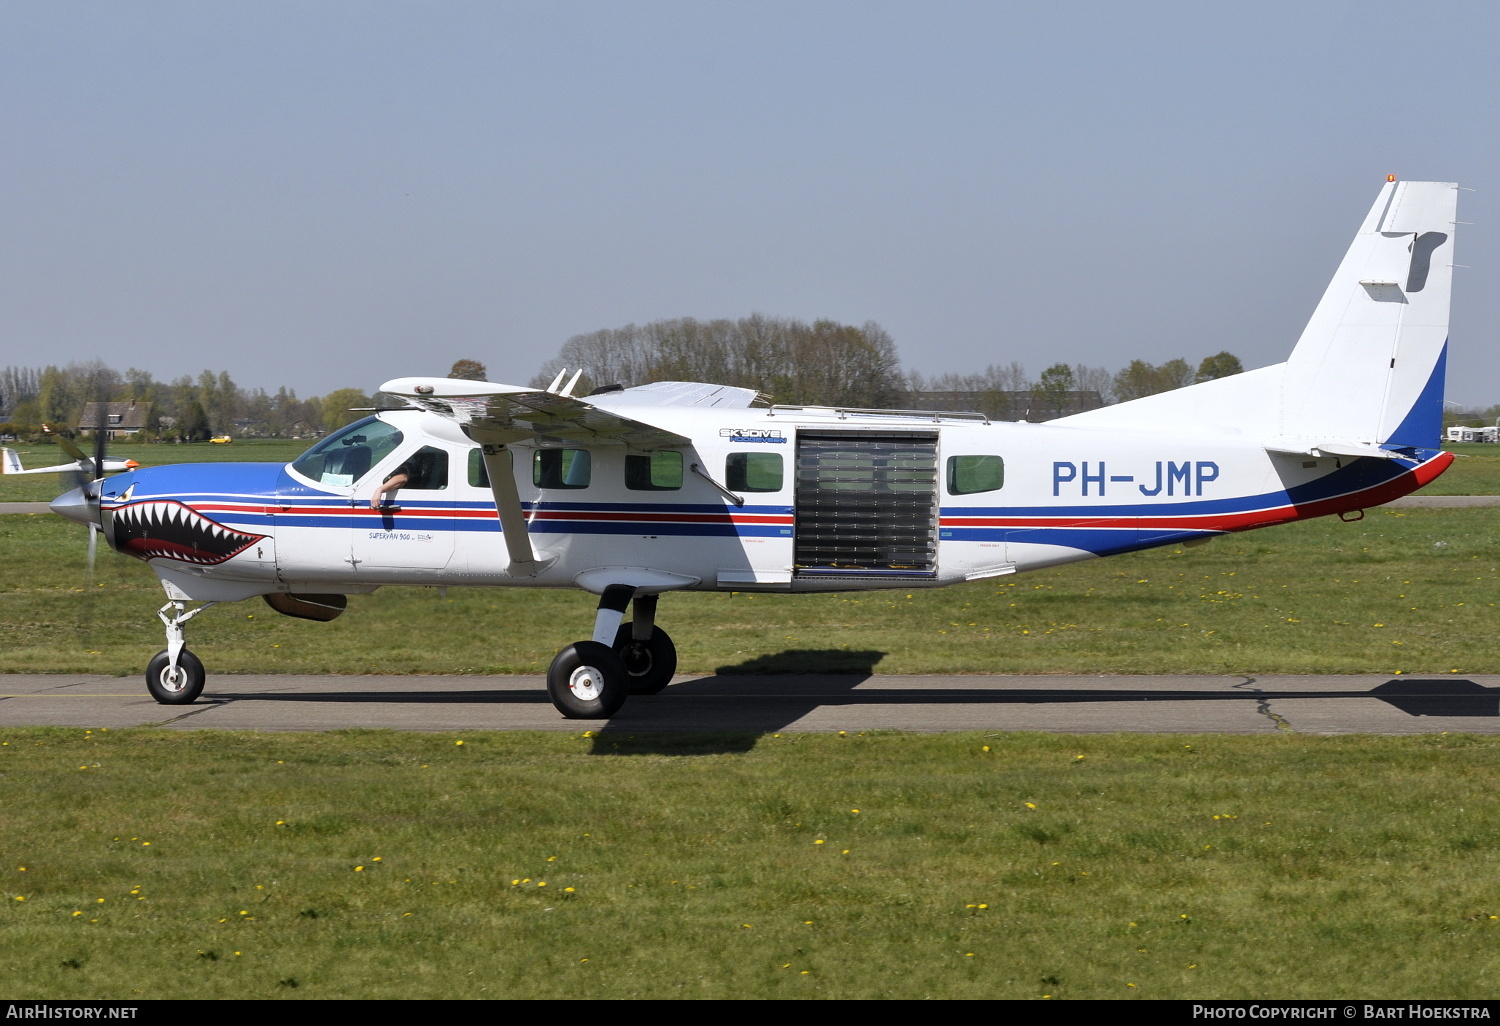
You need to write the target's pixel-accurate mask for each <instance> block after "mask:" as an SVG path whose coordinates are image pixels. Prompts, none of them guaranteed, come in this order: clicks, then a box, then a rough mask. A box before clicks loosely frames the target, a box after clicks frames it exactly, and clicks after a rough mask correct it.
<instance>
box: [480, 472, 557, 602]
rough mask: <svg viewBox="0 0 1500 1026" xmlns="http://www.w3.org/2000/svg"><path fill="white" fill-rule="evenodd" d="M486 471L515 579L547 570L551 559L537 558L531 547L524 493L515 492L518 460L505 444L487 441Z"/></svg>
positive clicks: (512, 574)
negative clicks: (522, 497)
mask: <svg viewBox="0 0 1500 1026" xmlns="http://www.w3.org/2000/svg"><path fill="white" fill-rule="evenodd" d="M480 452H481V453H483V455H484V472H485V473H486V474H488V475H489V478H490V494H492V495H493V496H494V497H495V512H496V513H497V514H499V516H500V531H501V533H502V534H503V536H504V537H505V550H506V552H508V553H509V554H510V567H509V570H510V573H511V576H513V577H532V576H535V575H536V574H537V573H540V572H541V571H542V570H544V569H546V568H547V567H548V566H549V565H550V564H551V563H552V560H551V559H537V556H536V550H534V549H533V548H532V547H531V533H530V532H529V531H528V530H527V529H526V512H525V510H523V509H522V508H521V493H520V492H518V491H517V490H516V473H515V457H514V455H513V454H512V452H511V451H510V450H509V449H507V448H506V447H505V446H503V445H495V444H492V443H490V442H485V443H483V444H482V445H481V446H480Z"/></svg>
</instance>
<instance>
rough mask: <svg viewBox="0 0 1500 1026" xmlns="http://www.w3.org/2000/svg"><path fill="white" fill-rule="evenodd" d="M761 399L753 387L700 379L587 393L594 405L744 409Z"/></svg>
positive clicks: (658, 382)
mask: <svg viewBox="0 0 1500 1026" xmlns="http://www.w3.org/2000/svg"><path fill="white" fill-rule="evenodd" d="M762 398H764V397H763V396H762V395H761V394H760V393H759V392H757V391H756V390H755V389H753V388H740V387H738V386H736V385H709V384H705V383H704V382H701V381H653V382H652V383H651V384H649V385H636V386H635V387H634V388H622V389H617V390H615V391H613V392H604V393H601V394H597V395H592V396H589V399H590V400H591V401H592V402H593V403H594V404H595V405H596V406H717V407H720V408H722V409H734V408H744V407H746V406H749V405H750V404H751V403H753V402H755V401H756V400H757V399H762Z"/></svg>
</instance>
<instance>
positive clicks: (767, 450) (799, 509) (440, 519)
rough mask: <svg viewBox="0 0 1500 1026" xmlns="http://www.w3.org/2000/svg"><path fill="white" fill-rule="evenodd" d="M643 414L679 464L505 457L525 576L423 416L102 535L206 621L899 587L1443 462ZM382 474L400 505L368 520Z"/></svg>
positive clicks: (881, 422)
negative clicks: (425, 592) (586, 595)
mask: <svg viewBox="0 0 1500 1026" xmlns="http://www.w3.org/2000/svg"><path fill="white" fill-rule="evenodd" d="M620 412H621V413H628V412H629V411H628V410H627V409H621V410H620ZM649 413H650V417H651V420H652V422H653V423H654V424H656V425H658V426H660V427H661V428H663V429H665V430H670V431H673V432H676V433H677V434H679V435H681V436H685V437H687V438H690V439H692V440H693V441H692V444H691V445H689V446H683V447H681V448H679V449H672V450H657V451H655V452H653V453H644V452H632V451H629V450H627V449H626V448H625V447H624V446H622V445H619V444H612V443H611V444H599V445H588V444H582V443H577V442H568V443H558V444H550V443H548V442H547V441H546V440H541V441H538V442H536V443H529V444H521V443H518V444H514V445H511V446H510V450H511V453H512V466H513V472H514V478H515V482H516V487H517V489H518V491H519V493H520V495H521V498H522V502H523V508H524V510H525V512H526V517H527V531H528V533H529V534H530V536H531V541H532V545H533V547H534V549H535V551H536V553H537V556H538V561H539V562H538V564H537V567H536V568H534V572H533V573H530V574H526V575H518V574H515V573H513V572H512V566H511V564H510V561H509V560H508V558H507V555H506V547H505V545H504V544H503V540H502V536H501V526H500V522H499V519H498V518H497V515H496V507H495V501H494V498H493V494H492V491H491V488H490V486H489V481H488V479H487V477H486V476H485V467H484V463H483V461H482V459H481V458H480V455H479V448H478V446H476V444H475V443H474V442H473V441H471V440H470V439H469V438H468V437H467V436H466V435H465V434H464V433H463V431H462V429H461V428H460V427H459V426H458V425H457V424H455V423H453V422H452V421H451V420H446V419H444V418H442V417H438V416H435V415H433V414H430V413H425V412H422V411H418V410H400V411H387V412H382V413H380V414H379V415H378V418H370V419H369V420H367V421H364V422H361V424H363V425H364V426H363V427H360V426H355V427H354V428H350V429H344V430H343V431H342V432H340V433H339V434H336V435H334V436H331V437H330V438H329V439H326V440H324V442H322V443H320V444H319V445H318V446H316V447H314V449H313V450H310V452H309V454H307V455H305V456H304V457H302V458H300V459H299V460H297V461H295V462H294V463H292V464H287V465H282V464H244V463H236V464H194V465H176V466H167V467H157V468H147V469H139V470H135V471H134V472H132V473H127V474H123V475H120V476H118V477H115V478H112V479H110V480H108V481H106V482H104V484H103V486H102V493H101V501H100V509H101V512H102V515H103V527H104V536H105V538H106V539H107V540H108V542H109V544H111V545H112V546H113V547H115V548H116V549H118V550H120V551H122V552H126V553H129V554H132V555H135V556H137V557H139V558H142V559H145V560H147V561H148V562H149V563H150V564H151V565H152V567H153V569H155V570H156V571H157V572H158V573H159V574H160V575H161V576H162V577H163V579H164V580H167V581H169V583H171V584H175V585H176V586H177V588H178V589H179V590H180V591H182V592H183V593H184V594H187V595H190V596H192V597H194V598H203V599H206V600H212V599H220V598H234V597H240V598H243V597H248V596H250V595H253V594H257V593H264V592H274V591H286V592H294V593H326V592H362V591H368V590H372V589H373V588H376V587H380V586H383V585H402V584H406V585H455V586H457V585H473V586H526V587H538V586H542V587H577V586H583V587H587V588H590V590H598V589H597V588H595V587H594V585H593V582H595V581H603V582H608V581H610V580H612V579H614V578H616V577H618V576H619V573H618V572H619V571H620V570H621V569H622V568H632V569H633V570H639V571H650V572H652V573H656V574H659V575H660V585H659V586H660V588H661V590H666V589H669V588H672V589H675V588H682V589H698V590H733V591H751V590H755V591H832V590H846V589H863V588H882V587H900V588H911V587H918V586H937V585H946V584H952V583H955V582H958V581H963V580H969V579H975V578H981V577H989V576H997V575H1001V574H1008V573H1014V572H1019V571H1025V570H1033V569H1037V568H1040V567H1047V566H1055V565H1058V564H1062V563H1069V562H1074V561H1077V560H1083V559H1090V558H1094V557H1097V556H1106V555H1113V554H1116V553H1120V552H1128V551H1132V550H1136V549H1144V548H1151V547H1154V546H1159V545H1168V544H1175V543H1182V542H1189V541H1193V540H1197V539H1206V538H1210V537H1212V536H1214V535H1217V534H1221V533H1225V532H1229V531H1242V530H1248V529H1252V528H1257V527H1265V526H1269V525H1272V524H1277V523H1283V522H1286V521H1291V520H1297V519H1302V518H1306V517H1311V516H1322V515H1327V514H1332V513H1341V512H1346V511H1350V510H1357V509H1362V508H1366V507H1369V506H1374V505H1378V504H1380V503H1383V502H1388V501H1390V500H1391V499H1393V498H1396V497H1398V496H1400V495H1404V494H1406V493H1407V492H1410V491H1412V490H1414V489H1416V488H1418V487H1421V486H1422V485H1423V484H1425V483H1427V482H1428V481H1430V480H1432V479H1433V478H1434V477H1436V476H1437V475H1438V474H1440V473H1441V472H1442V471H1443V470H1444V469H1446V467H1447V466H1448V464H1449V463H1450V462H1451V461H1452V456H1451V455H1449V454H1447V453H1444V452H1441V451H1438V450H1435V449H1433V450H1418V451H1416V452H1415V455H1414V456H1412V458H1401V459H1372V458H1352V459H1351V458H1348V457H1344V458H1339V457H1333V456H1323V457H1321V458H1314V457H1312V456H1295V455H1286V454H1280V453H1273V452H1269V451H1267V449H1265V448H1263V447H1262V446H1261V445H1259V444H1257V443H1255V442H1253V441H1252V440H1249V439H1246V440H1244V441H1243V442H1242V441H1240V440H1238V439H1236V438H1234V437H1232V436H1225V435H1223V434H1214V435H1211V436H1208V437H1200V438H1195V437H1194V436H1193V434H1192V433H1190V432H1182V431H1174V432H1159V433H1155V432H1151V431H1136V432H1130V433H1122V432H1119V431H1110V430H1104V429H1100V428H1091V427H1087V426H1083V425H1078V426H1073V425H1067V424H1026V423H1002V422H990V421H986V420H985V419H984V418H982V417H978V416H956V415H940V414H933V415H901V414H893V413H882V414H861V413H852V412H848V411H834V410H815V409H805V410H786V409H782V408H771V409H765V408H744V409H732V410H725V409H698V408H671V407H658V408H652V409H651V410H650V411H649ZM350 439H353V440H352V441H351V440H350ZM398 472H399V473H402V474H404V475H406V480H407V483H406V484H405V485H403V486H402V487H399V488H398V489H397V490H396V491H395V492H394V493H392V494H391V495H390V496H389V498H390V500H391V503H390V505H387V506H385V507H383V508H380V509H375V508H372V507H371V499H372V496H374V495H375V492H376V489H377V488H379V487H380V486H381V485H382V484H383V483H385V482H387V481H388V480H390V479H393V476H394V475H395V474H397V473H398Z"/></svg>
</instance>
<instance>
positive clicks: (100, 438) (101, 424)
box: [89, 402, 109, 543]
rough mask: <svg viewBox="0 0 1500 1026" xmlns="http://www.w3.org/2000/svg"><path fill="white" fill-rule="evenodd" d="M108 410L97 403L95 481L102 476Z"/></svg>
mask: <svg viewBox="0 0 1500 1026" xmlns="http://www.w3.org/2000/svg"><path fill="white" fill-rule="evenodd" d="M108 410H109V407H108V406H106V405H105V404H104V403H102V402H101V403H99V417H98V421H97V423H95V425H94V480H95V481H98V480H99V479H101V478H102V477H104V442H105V434H104V431H105V426H106V424H107V422H108V420H107V418H108ZM89 540H90V543H92V541H93V539H92V538H90V539H89Z"/></svg>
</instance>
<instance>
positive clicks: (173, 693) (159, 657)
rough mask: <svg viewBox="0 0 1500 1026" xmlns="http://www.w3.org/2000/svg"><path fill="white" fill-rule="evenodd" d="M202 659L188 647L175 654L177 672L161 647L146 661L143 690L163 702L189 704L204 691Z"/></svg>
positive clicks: (204, 676)
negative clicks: (144, 688) (173, 669)
mask: <svg viewBox="0 0 1500 1026" xmlns="http://www.w3.org/2000/svg"><path fill="white" fill-rule="evenodd" d="M207 676H208V675H207V674H206V673H204V672H203V662H202V660H200V659H199V658H198V657H197V656H195V655H193V653H191V652H189V651H188V650H187V649H183V650H182V651H181V652H179V653H177V673H176V674H173V673H172V660H171V659H169V658H168V657H167V650H166V649H162V650H161V651H160V652H158V653H156V655H155V656H154V657H153V658H152V660H151V661H150V662H149V663H147V664H146V690H148V691H150V692H151V697H152V698H154V699H156V700H157V701H158V702H160V703H161V704H162V705H189V704H191V703H193V702H196V701H197V700H198V696H199V695H201V694H203V681H204V680H205V679H206V678H207Z"/></svg>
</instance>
